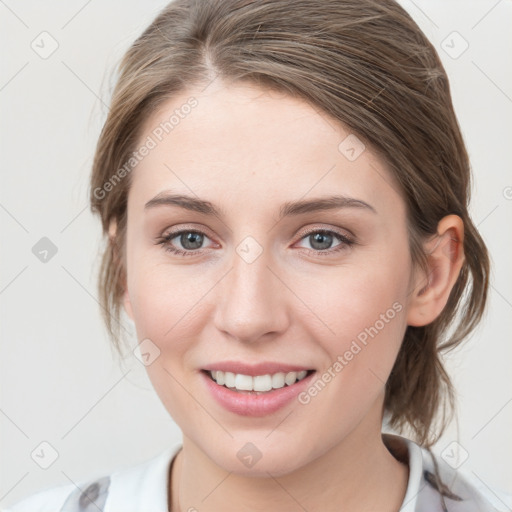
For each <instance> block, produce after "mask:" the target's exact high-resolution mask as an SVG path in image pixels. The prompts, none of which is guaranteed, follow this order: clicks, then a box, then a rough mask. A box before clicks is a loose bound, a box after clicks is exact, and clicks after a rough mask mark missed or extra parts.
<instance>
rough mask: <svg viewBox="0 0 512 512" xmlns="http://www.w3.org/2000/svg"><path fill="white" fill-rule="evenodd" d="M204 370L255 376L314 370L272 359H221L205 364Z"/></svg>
mask: <svg viewBox="0 0 512 512" xmlns="http://www.w3.org/2000/svg"><path fill="white" fill-rule="evenodd" d="M203 370H207V371H213V370H220V371H223V372H232V373H241V374H243V375H250V376H251V377H255V376H256V375H266V374H268V373H270V374H273V373H280V372H282V373H288V372H300V371H302V370H312V368H308V367H307V366H300V365H294V364H286V363H275V362H271V361H262V362H261V363H255V364H254V363H253V364H248V363H243V362H241V361H219V362H217V363H211V364H209V365H207V366H204V367H203Z"/></svg>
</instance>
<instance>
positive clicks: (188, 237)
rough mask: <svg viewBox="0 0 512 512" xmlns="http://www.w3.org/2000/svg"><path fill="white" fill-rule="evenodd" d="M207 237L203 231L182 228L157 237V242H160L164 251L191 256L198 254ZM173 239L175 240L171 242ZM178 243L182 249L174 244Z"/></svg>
mask: <svg viewBox="0 0 512 512" xmlns="http://www.w3.org/2000/svg"><path fill="white" fill-rule="evenodd" d="M205 238H208V237H207V236H206V234H205V233H203V232H202V231H198V230H195V229H182V230H181V231H174V232H172V233H169V234H167V235H165V236H162V237H159V238H158V239H157V242H156V243H157V244H161V245H162V246H163V247H164V249H165V250H166V251H169V252H171V253H173V254H179V255H181V256H193V255H195V254H199V253H200V252H201V251H200V250H199V249H201V248H202V247H201V246H202V245H203V242H204V239H205ZM173 240H177V241H176V242H173ZM176 243H179V244H180V245H181V246H182V247H183V249H180V248H179V247H176V246H175V244H176Z"/></svg>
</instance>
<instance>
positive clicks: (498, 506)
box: [393, 436, 512, 512]
mask: <svg viewBox="0 0 512 512" xmlns="http://www.w3.org/2000/svg"><path fill="white" fill-rule="evenodd" d="M393 437H394V438H395V441H398V439H399V438H398V436H393ZM401 440H402V441H403V442H405V444H406V445H407V451H408V459H409V460H408V462H409V485H408V489H407V494H406V499H405V500H404V505H403V506H404V512H406V511H407V512H408V511H409V510H410V511H411V512H434V511H436V512H437V511H439V512H443V511H446V512H480V511H485V512H501V511H508V510H510V507H511V505H512V495H510V494H507V493H505V492H504V491H502V490H499V489H496V488H491V487H490V486H488V485H487V484H485V483H484V482H483V481H482V480H480V479H477V478H476V477H473V475H472V474H470V473H466V472H464V471H461V470H460V469H456V468H454V467H452V466H450V465H449V464H447V462H445V460H443V458H441V457H440V456H438V455H435V454H434V453H432V452H431V451H430V450H427V449H425V448H422V447H420V446H419V445H417V444H416V443H414V442H413V441H411V440H409V439H405V438H401Z"/></svg>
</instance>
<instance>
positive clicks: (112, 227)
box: [108, 219, 133, 320]
mask: <svg viewBox="0 0 512 512" xmlns="http://www.w3.org/2000/svg"><path fill="white" fill-rule="evenodd" d="M116 233H117V222H116V219H112V220H111V221H110V224H109V227H108V238H109V241H110V244H111V245H112V250H115V238H116ZM117 263H118V264H119V262H117ZM123 288H124V292H123V298H122V301H123V307H124V310H125V311H126V314H127V315H128V316H129V317H130V318H131V319H132V320H133V309H132V303H131V301H130V295H129V294H128V286H127V283H126V280H124V281H123Z"/></svg>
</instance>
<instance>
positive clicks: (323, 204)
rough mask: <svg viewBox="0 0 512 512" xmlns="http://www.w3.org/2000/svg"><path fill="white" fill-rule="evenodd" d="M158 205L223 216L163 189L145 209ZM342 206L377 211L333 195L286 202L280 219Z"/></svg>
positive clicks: (202, 202)
mask: <svg viewBox="0 0 512 512" xmlns="http://www.w3.org/2000/svg"><path fill="white" fill-rule="evenodd" d="M158 206H178V207H180V208H183V209H185V210H190V211H194V212H198V213H202V214H204V215H212V216H215V217H223V212H222V210H221V209H220V208H218V207H216V206H215V205H213V204H212V203H211V202H210V201H205V200H203V199H199V198H197V197H192V196H188V195H183V194H172V193H170V192H168V191H163V192H160V193H159V194H157V195H156V196H155V197H153V199H151V200H149V201H148V202H147V203H146V204H145V205H144V210H149V209H151V208H156V207H158ZM342 208H360V209H363V210H368V211H371V212H373V213H377V211H376V210H375V208H374V207H373V206H371V205H370V204H368V203H366V202H365V201H362V200H361V199H355V198H353V197H347V196H342V195H333V196H326V197H321V198H318V199H304V200H299V201H289V202H286V203H284V204H283V205H282V206H281V208H280V211H279V220H281V219H283V218H284V217H289V216H295V215H303V214H305V213H314V212H318V211H326V210H337V209H342Z"/></svg>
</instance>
